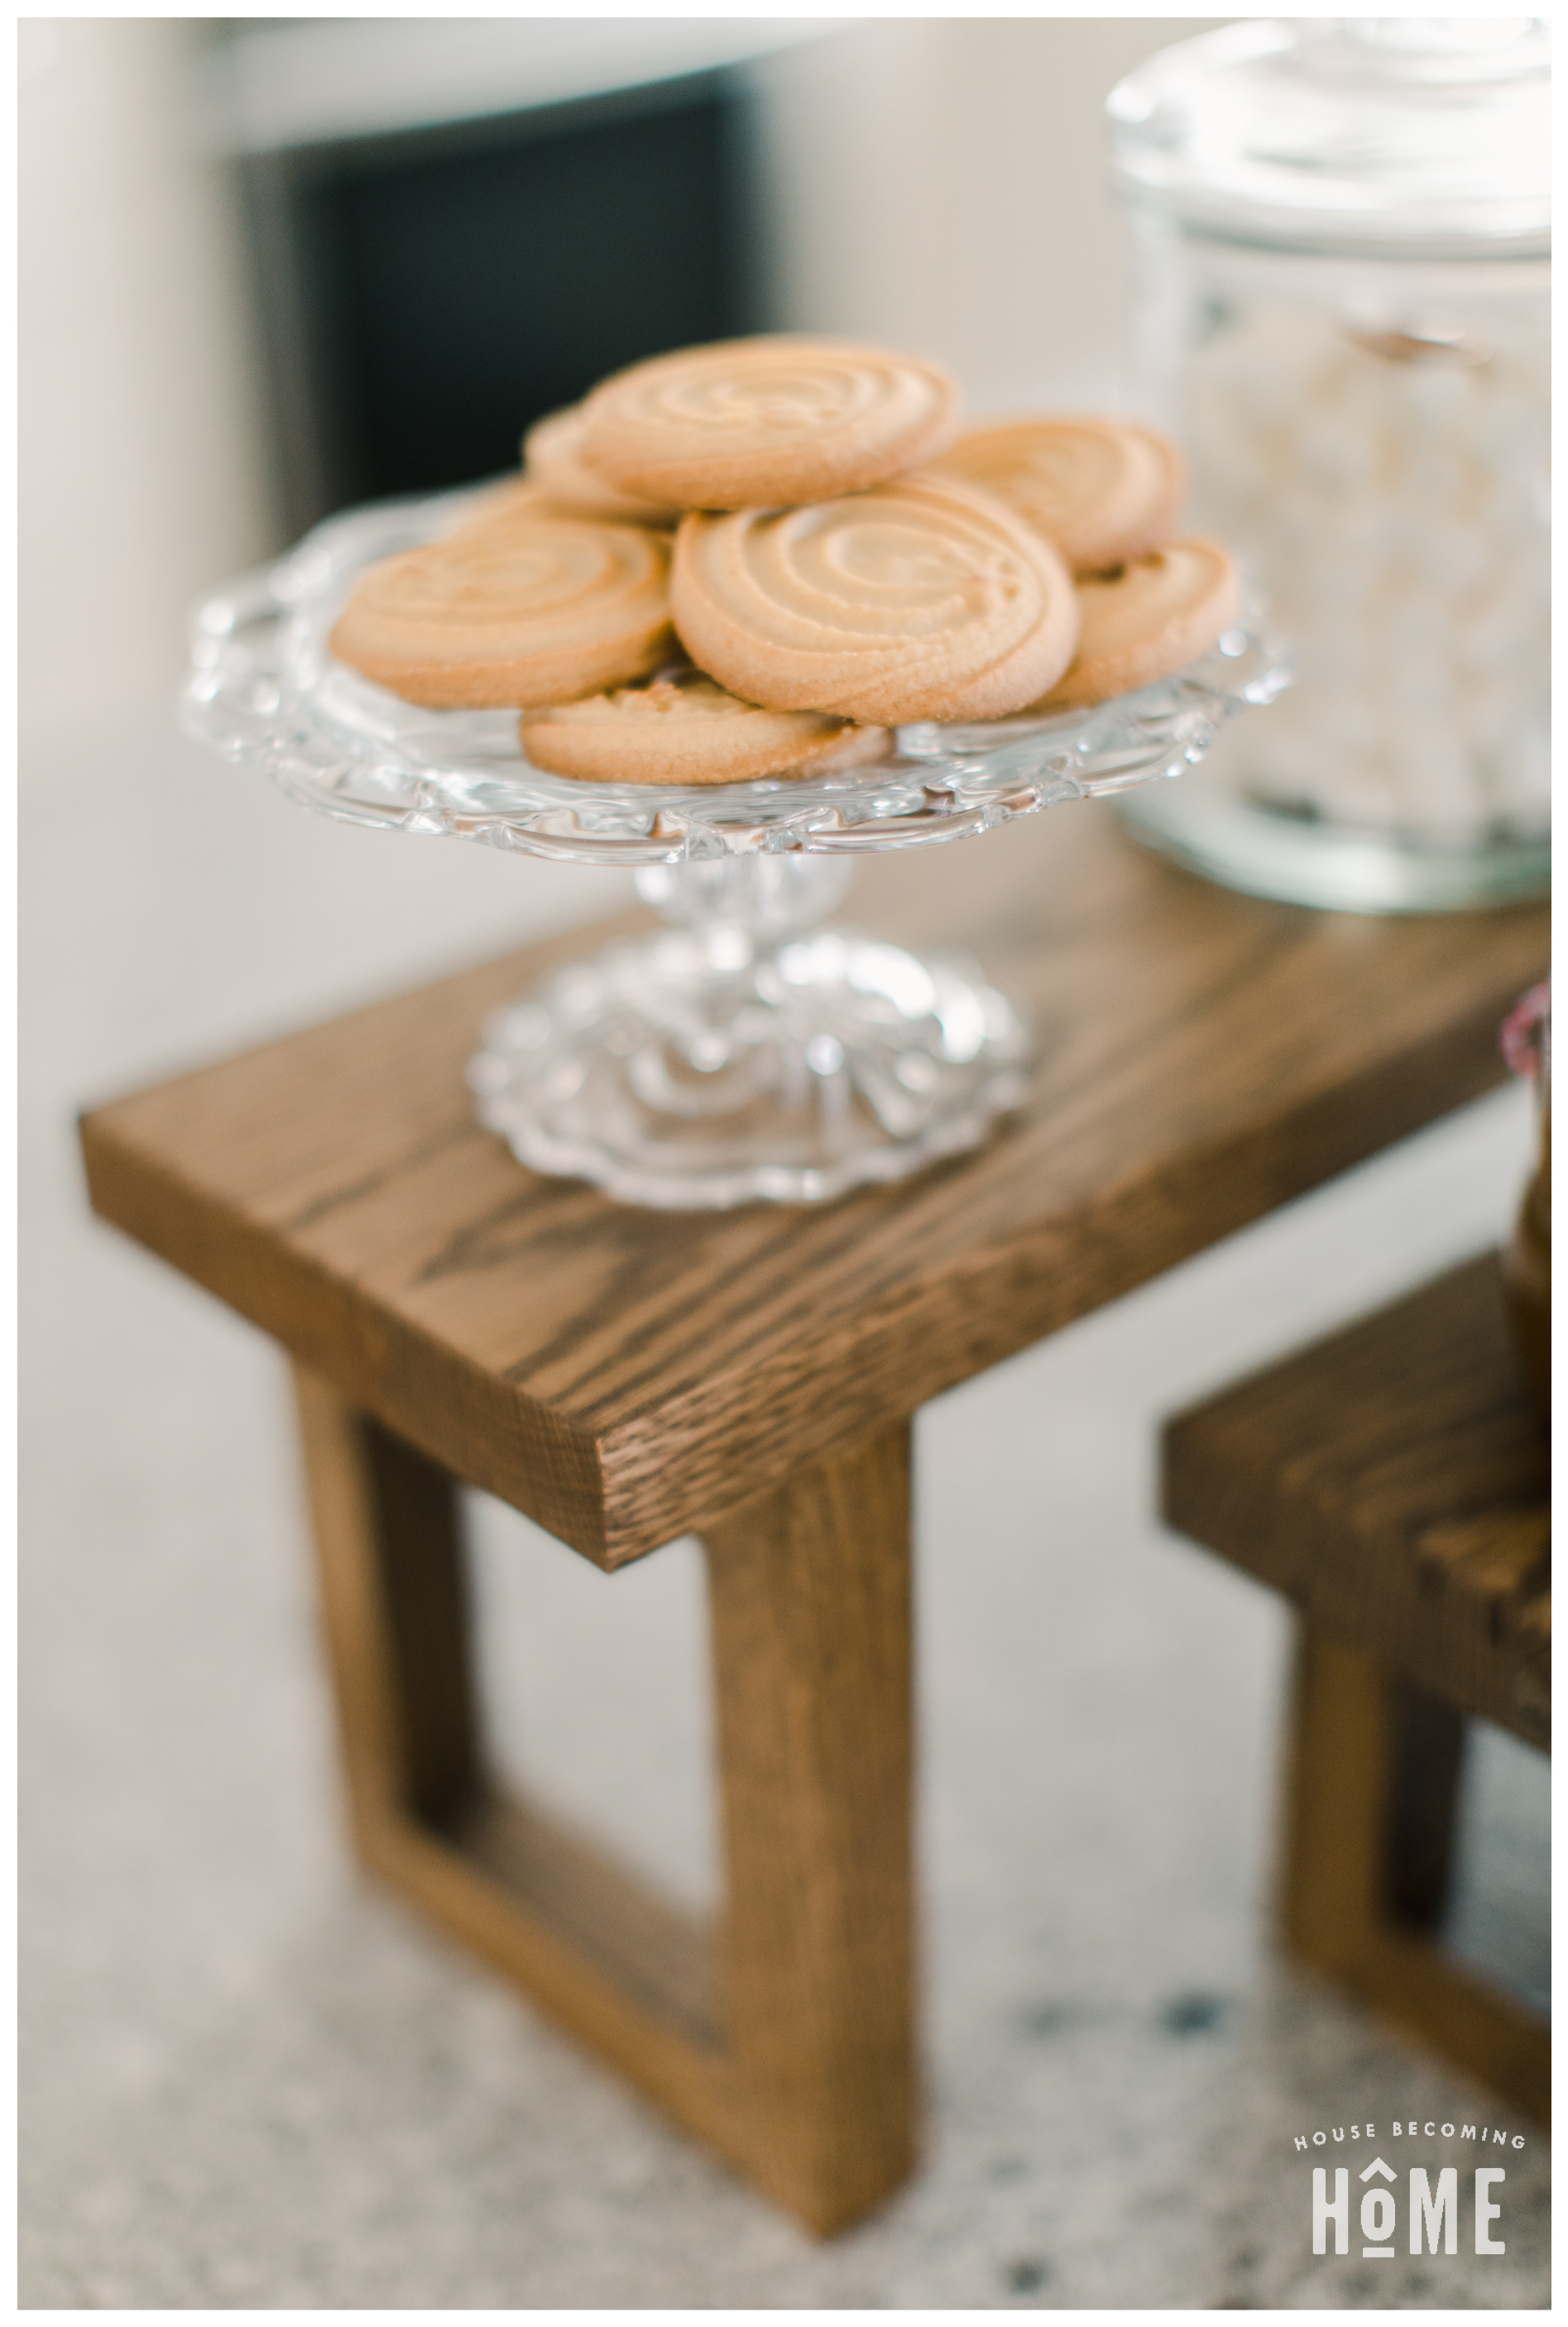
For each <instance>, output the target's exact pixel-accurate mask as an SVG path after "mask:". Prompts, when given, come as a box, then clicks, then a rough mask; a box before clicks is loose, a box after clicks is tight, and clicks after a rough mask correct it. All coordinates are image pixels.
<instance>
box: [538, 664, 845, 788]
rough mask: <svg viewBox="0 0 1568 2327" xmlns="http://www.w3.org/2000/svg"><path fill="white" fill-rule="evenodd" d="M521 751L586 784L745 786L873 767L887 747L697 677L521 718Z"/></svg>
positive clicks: (687, 674) (821, 718) (685, 674)
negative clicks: (747, 699) (766, 707)
mask: <svg viewBox="0 0 1568 2327" xmlns="http://www.w3.org/2000/svg"><path fill="white" fill-rule="evenodd" d="M522 737H523V749H524V751H525V752H527V756H528V758H529V759H530V760H532V761H533V762H534V764H535V766H536V767H540V768H548V769H550V770H552V771H553V772H554V773H555V774H556V775H562V776H580V777H583V778H585V779H586V780H588V781H590V782H593V783H622V784H743V783H751V782H753V781H754V780H756V779H757V778H759V777H761V776H780V775H800V776H805V775H826V774H827V773H828V772H829V771H831V770H833V769H836V768H854V767H860V766H862V765H863V763H864V762H866V761H868V760H874V759H880V758H881V757H882V753H883V752H885V751H886V750H887V748H888V745H889V743H890V742H891V738H890V737H889V735H888V733H887V730H886V729H885V728H882V727H857V726H855V725H854V724H851V723H850V722H848V721H846V720H843V719H835V718H834V717H832V716H831V715H829V714H827V713H826V712H821V711H764V710H762V709H761V707H760V706H758V705H756V704H754V703H742V702H741V701H740V700H739V698H738V697H737V696H733V695H729V694H726V692H725V690H724V689H723V687H718V686H715V685H714V681H713V680H712V679H711V678H705V676H704V674H703V673H702V672H701V671H681V672H677V673H676V674H675V675H674V676H672V677H670V678H658V679H656V680H655V681H654V683H653V685H652V686H651V687H622V688H620V689H618V690H617V691H616V692H615V693H614V694H613V695H594V696H590V697H589V698H588V700H587V701H586V702H583V703H568V704H563V705H556V706H552V707H551V708H549V709H547V710H542V711H527V712H525V713H524V715H523V719H522Z"/></svg>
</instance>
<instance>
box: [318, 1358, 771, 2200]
mask: <svg viewBox="0 0 1568 2327" xmlns="http://www.w3.org/2000/svg"><path fill="white" fill-rule="evenodd" d="M295 1378H296V1391H297V1397H298V1401H299V1409H300V1417H301V1423H302V1428H303V1444H304V1452H305V1467H306V1476H307V1481H308V1486H309V1491H310V1501H311V1514H312V1519H313V1531H314V1537H315V1545H316V1556H317V1570H318V1576H319V1582H320V1593H321V1613H322V1633H323V1637H324V1640H325V1645H326V1650H327V1656H328V1661H329V1665H330V1668H331V1677H332V1684H333V1695H334V1698H335V1702H336V1706H337V1715H338V1728H339V1738H340V1744H341V1754H342V1762H343V1769H344V1773H345V1778H346V1781H347V1790H348V1795H349V1806H350V1824H351V1827H352V1832H353V1838H354V1845H355V1849H356V1853H357V1855H358V1856H359V1861H360V1864H362V1865H363V1866H364V1867H365V1868H366V1869H367V1871H368V1872H369V1873H370V1874H374V1875H376V1876H378V1878H379V1879H380V1880H381V1881H383V1882H385V1883H387V1884H389V1885H390V1886H391V1887H392V1888H393V1889H394V1890H396V1891H397V1892H400V1893H401V1894H402V1895H403V1896H404V1897H406V1898H407V1899H409V1900H410V1901H412V1902H414V1904H415V1905H416V1906H418V1907H419V1908H420V1909H421V1910H422V1911H424V1912H425V1914H426V1915H428V1916H429V1917H430V1918H431V1919H432V1920H434V1921H435V1922H436V1923H438V1924H439V1925H440V1926H441V1927H442V1928H443V1930H446V1931H448V1932H450V1933H451V1934H452V1935H453V1937H455V1938H457V1939H461V1940H462V1942H463V1943H464V1944H465V1945H466V1946H468V1947H471V1948H472V1949H474V1951H475V1952H476V1953H477V1954H479V1955H481V1956H482V1957H483V1958H485V1959H486V1960H487V1961H488V1962H490V1964H492V1965H493V1966H494V1967H496V1969H497V1970H499V1971H500V1972H501V1973H503V1974H504V1975H505V1976H506V1977H508V1978H509V1979H510V1980H512V1981H513V1982H514V1983H515V1984H516V1985H518V1986H520V1987H522V1988H524V1989H526V1991H527V1994H528V1995H530V1996H531V1997H532V1998H533V2000H534V2001H535V2002H536V2003H537V2004H539V2005H542V2006H543V2008H544V2009H545V2010H546V2012H547V2013H548V2014H550V2015H551V2017H552V2018H554V2019H555V2021H556V2022H558V2023H559V2024H560V2025H561V2026H562V2027H564V2028H565V2029H566V2030H567V2031H568V2032H569V2033H571V2034H573V2035H574V2036H576V2037H578V2038H579V2039H580V2040H581V2041H582V2042H584V2043H586V2044H587V2045H589V2046H590V2047H591V2048H592V2049H593V2051H595V2052H597V2053H599V2054H600V2055H601V2056H602V2058H604V2059H606V2060H608V2061H610V2062H611V2064H612V2065H613V2066H614V2067H615V2068H617V2069H619V2070H621V2073H622V2074H623V2075H624V2076H625V2077H627V2078H628V2079H629V2080H630V2081H631V2082H632V2083H634V2084H636V2085H637V2086H638V2087H639V2089H641V2090H643V2091H644V2092H646V2093H648V2094H649V2097H650V2098H653V2099H654V2100H656V2101H658V2103H659V2104H660V2106H661V2107H665V2108H667V2110H668V2111H669V2112H670V2114H671V2115H672V2116H673V2117H676V2119H677V2121H678V2122H679V2123H680V2124H681V2125H683V2126H686V2129H687V2130H688V2131H689V2132H692V2133H695V2135H697V2136H698V2137H699V2138H700V2139H702V2140H704V2141H706V2142H707V2143H709V2144H710V2145H712V2146H713V2147H714V2148H716V2149H718V2150H719V2151H720V2152H721V2153H722V2154H724V2155H725V2156H727V2157H729V2158H731V2159H732V2160H742V2159H743V2158H744V2157H745V2156H746V2155H747V2154H749V2153H748V2150H747V2144H746V2135H747V2132H748V2129H749V2126H750V2119H749V2117H747V2116H746V2114H745V2113H744V2112H743V2111H742V2107H741V2106H740V2100H739V2096H738V2094H737V2091H736V2089H735V2082H734V2079H733V2074H732V2071H731V2068H730V2063H729V2061H728V2060H727V2058H726V2057H725V2056H724V2054H723V2051H722V2049H721V2046H720V2041H719V2029H718V1979H717V1972H716V1967H715V1964H714V1950H713V1943H712V1938H711V1935H710V1934H709V1933H707V1932H706V1931H705V1930H701V1929H700V1928H699V1927H698V1926H697V1925H696V1924H695V1922H694V1921H693V1920H691V1919H690V1918H688V1917H686V1916H685V1915H683V1914H681V1913H680V1912H679V1911H678V1910H677V1909H675V1908H673V1907H672V1906H670V1905H668V1904H667V1902H664V1901H662V1900H660V1899H659V1898H658V1897H657V1896H656V1895H654V1894H653V1893H651V1892H649V1890H648V1889H647V1888H646V1886H644V1885H642V1884H640V1883H637V1882H635V1881H633V1880H632V1878H630V1876H628V1875H627V1874H624V1873H623V1872H622V1871H621V1868H620V1867H618V1866H616V1865H615V1864H613V1862H612V1861H611V1860H609V1859H607V1858H606V1857H605V1856H604V1855H603V1854H602V1853H601V1852H600V1851H598V1850H597V1849H596V1848H595V1847H594V1846H593V1845H592V1844H590V1843H587V1842H585V1841H583V1840H582V1839H581V1838H580V1837H579V1836H575V1835H574V1834H572V1833H570V1832H569V1831H568V1830H567V1829H566V1828H565V1827H562V1826H561V1825H560V1824H559V1823H558V1822H557V1821H555V1820H554V1819H552V1818H547V1817H546V1816H545V1815H544V1814H543V1813H542V1812H540V1811H538V1810H537V1809H535V1808H532V1807H531V1806H528V1805H524V1804H521V1803H517V1802H512V1801H509V1800H508V1799H506V1798H505V1796H504V1795H503V1794H502V1793H501V1791H500V1790H499V1788H498V1787H497V1786H496V1785H495V1784H494V1782H493V1781H492V1780H490V1778H489V1777H488V1776H487V1774H486V1772H485V1771H484V1767H483V1762H482V1756H481V1752H480V1741H479V1737H478V1734H477V1724H476V1722H475V1718H474V1696H473V1689H472V1684H471V1676H470V1674H469V1670H468V1643H467V1639H466V1628H465V1625H464V1624H463V1622H462V1618H461V1611H462V1603H463V1599H464V1592H463V1585H462V1575H461V1558H462V1545H461V1541H460V1538H459V1536H458V1532H457V1528H456V1522H455V1517H454V1514H453V1509H452V1505H453V1500H454V1495H453V1482H452V1481H448V1480H444V1479H442V1478H439V1477H438V1476H433V1475H422V1473H425V1474H428V1472H429V1466H428V1465H427V1464H425V1463H424V1461H423V1458H422V1457H420V1456H419V1455H417V1454H416V1453H414V1452H413V1451H412V1450H410V1449H406V1448H400V1447H398V1446H397V1444H396V1442H395V1441H392V1440H391V1439H389V1438H388V1436H387V1434H386V1433H385V1432H384V1431H383V1430H382V1429H381V1428H380V1426H379V1425H378V1424H376V1423H374V1422H372V1421H369V1420H368V1419H367V1417H365V1416H362V1415H360V1414H359V1413H357V1412H356V1411H355V1410H354V1409H353V1407H351V1406H350V1405H349V1404H348V1403H347V1402H346V1401H345V1400H343V1399H342V1398H341V1397H338V1395H337V1393H336V1392H335V1391H333V1390H332V1389H331V1388H329V1387H328V1386H327V1385H326V1384H325V1383H323V1382H320V1381H318V1380H316V1379H315V1378H313V1377H312V1376H311V1375H309V1374H308V1373H306V1372H304V1371H303V1369H296V1377H295ZM421 1529H423V1530H425V1533H424V1536H423V1542H424V1548H425V1558H424V1559H423V1560H422V1559H421V1557H420V1542H421V1534H420V1531H421ZM432 1612H434V1616H435V1621H433V1622H431V1621H425V1620H426V1619H427V1618H429V1617H430V1615H431V1614H432Z"/></svg>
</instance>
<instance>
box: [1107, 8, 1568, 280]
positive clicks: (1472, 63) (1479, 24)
mask: <svg viewBox="0 0 1568 2327" xmlns="http://www.w3.org/2000/svg"><path fill="white" fill-rule="evenodd" d="M1550 75H1551V51H1550V39H1549V35H1548V32H1547V28H1546V24H1545V20H1544V19H1541V18H1536V17H1484V16H1468V17H1461V18H1449V19H1442V18H1435V17H1411V16H1401V17H1366V16H1361V17H1353V18H1316V19H1309V20H1301V19H1298V20H1296V21H1294V22H1291V21H1281V20H1280V19H1278V18H1276V19H1274V20H1273V21H1271V22H1253V23H1242V24H1233V25H1227V26H1226V27H1224V28H1223V29H1222V30H1220V31H1219V32H1216V33H1204V34H1202V35H1201V37H1200V38H1199V39H1198V40H1195V41H1181V42H1178V43H1177V44H1176V45H1175V46H1174V47H1173V48H1169V49H1162V51H1160V52H1159V54H1158V55H1157V56H1154V57H1152V58H1151V59H1150V60H1149V62H1148V63H1147V64H1146V65H1143V66H1141V67H1140V68H1139V70H1137V71H1136V72H1134V73H1131V74H1129V75H1128V77H1127V79H1125V80H1124V81H1121V82H1119V83H1118V84H1117V86H1116V87H1115V89H1113V90H1112V92H1111V96H1110V100H1109V104H1108V107H1107V111H1108V113H1109V117H1110V124H1111V138H1112V151H1113V154H1114V161H1115V175H1116V178H1117V180H1118V182H1119V183H1120V184H1121V185H1122V187H1123V188H1124V189H1125V191H1126V192H1130V193H1133V194H1135V195H1143V196H1146V197H1153V198H1154V199H1156V200H1157V201H1159V202H1160V203H1161V204H1162V207H1164V208H1166V209H1168V210H1171V211H1173V212H1174V213H1175V214H1176V216H1177V217H1179V218H1180V219H1181V220H1183V221H1184V222H1185V223H1186V224H1188V225H1190V226H1191V227H1193V228H1196V229H1199V230H1201V231H1205V232H1207V233H1209V234H1213V235H1218V236H1223V237H1225V238H1227V239H1232V240H1237V241H1246V242H1261V243H1269V244H1274V245H1281V246H1285V247H1290V248H1302V247H1305V248H1311V249H1316V250H1325V251H1335V252H1339V251H1345V252H1349V251H1357V252H1366V253H1372V252H1376V251H1379V250H1381V251H1384V252H1387V253H1389V254H1391V255H1396V256H1404V255H1410V256H1416V255H1421V256H1428V257H1477V256H1483V255H1484V256H1492V255H1496V256H1499V257H1500V256H1503V255H1505V254H1506V255H1507V256H1510V257H1525V256H1535V255H1544V254H1545V252H1546V251H1547V250H1548V249H1549V248H1550V238H1551V210H1550V146H1549V137H1550V101H1551V79H1550Z"/></svg>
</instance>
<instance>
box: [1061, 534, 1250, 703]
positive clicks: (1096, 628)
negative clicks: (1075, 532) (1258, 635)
mask: <svg viewBox="0 0 1568 2327" xmlns="http://www.w3.org/2000/svg"><path fill="white" fill-rule="evenodd" d="M1240 603H1241V585H1240V583H1239V581H1238V579H1237V571H1236V568H1235V566H1234V565H1232V563H1231V561H1230V557H1229V555H1228V553H1227V551H1226V550H1223V549H1222V548H1221V547H1220V546H1219V544H1218V542H1217V541H1168V542H1167V543H1166V544H1165V545H1164V547H1163V548H1161V549H1155V550H1151V551H1150V553H1149V555H1148V556H1146V557H1139V558H1134V560H1132V561H1131V563H1130V564H1128V565H1125V566H1124V567H1123V569H1122V571H1121V572H1120V573H1119V574H1115V575H1111V574H1106V575H1093V576H1091V577H1090V578H1089V579H1087V580H1085V581H1081V582H1079V583H1078V604H1079V606H1080V608H1081V609H1082V613H1083V628H1082V632H1081V634H1080V637H1079V640H1078V653H1077V654H1076V655H1075V656H1074V658H1073V660H1072V663H1071V666H1070V667H1069V669H1068V671H1067V673H1066V675H1065V676H1064V677H1063V678H1062V679H1061V680H1060V681H1059V684H1058V685H1057V686H1055V687H1052V688H1051V690H1050V694H1049V695H1046V696H1042V697H1041V700H1040V701H1039V702H1038V703H1033V704H1031V706H1029V707H1030V710H1031V712H1038V713H1040V714H1041V715H1045V714H1049V713H1050V712H1053V711H1078V710H1082V709H1083V708H1084V707H1085V706H1087V705H1089V704H1092V703H1104V702H1106V700H1107V699H1108V698H1109V697H1110V696H1113V695H1130V694H1131V693H1132V691H1133V689H1134V687H1148V686H1150V685H1151V684H1152V683H1153V680H1155V679H1157V678H1169V677H1170V676H1171V672H1172V671H1177V670H1181V669H1184V668H1185V667H1186V666H1187V664H1188V663H1190V662H1196V660H1197V659H1198V658H1199V655H1203V654H1207V653H1208V651H1209V648H1210V647H1211V646H1213V645H1214V644H1215V642H1216V640H1218V639H1219V638H1220V637H1221V636H1222V635H1223V634H1224V632H1225V631H1227V630H1228V629H1229V628H1230V626H1231V624H1232V623H1233V622H1234V621H1235V620H1236V618H1237V612H1238V611H1239V608H1240Z"/></svg>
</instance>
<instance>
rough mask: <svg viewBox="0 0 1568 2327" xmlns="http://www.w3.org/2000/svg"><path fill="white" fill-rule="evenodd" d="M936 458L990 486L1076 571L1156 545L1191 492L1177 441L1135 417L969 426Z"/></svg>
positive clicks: (943, 466)
mask: <svg viewBox="0 0 1568 2327" xmlns="http://www.w3.org/2000/svg"><path fill="white" fill-rule="evenodd" d="M934 466H936V467H937V468H938V469H939V470H940V471H941V472H942V473H943V475H944V476H949V477H962V478H964V479H966V481H967V482H968V483H970V484H972V485H981V486H984V488H985V491H987V492H992V493H995V494H996V495H997V497H998V499H999V500H1004V501H1005V502H1006V503H1007V505H1008V507H1009V508H1010V509H1013V510H1015V511H1016V512H1017V514H1018V515H1019V516H1020V517H1022V518H1023V519H1025V520H1026V521H1027V522H1028V523H1029V524H1030V525H1031V526H1032V527H1033V528H1034V529H1035V531H1036V532H1037V533H1039V534H1041V536H1042V537H1043V538H1044V539H1045V540H1047V541H1049V542H1050V543H1051V544H1052V545H1053V546H1054V547H1056V548H1058V549H1059V550H1060V552H1061V554H1062V556H1064V557H1065V558H1066V559H1067V562H1068V564H1069V565H1070V566H1071V567H1072V569H1073V571H1074V572H1075V574H1092V573H1101V572H1103V571H1105V569H1106V567H1108V566H1113V565H1125V562H1126V560H1127V559H1128V558H1129V557H1141V556H1143V553H1144V551H1145V550H1149V549H1154V548H1157V547H1159V545H1160V543H1161V542H1162V541H1164V540H1165V539H1166V538H1167V537H1169V535H1170V534H1171V531H1172V529H1173V528H1174V527H1175V524H1176V520H1177V518H1178V517H1179V515H1180V514H1181V503H1182V500H1184V498H1185V496H1186V491H1187V471H1186V467H1185V464H1184V463H1183V462H1182V459H1181V453H1179V452H1178V451H1177V450H1176V447H1175V445H1174V444H1169V443H1167V441H1166V439H1165V438H1164V437H1163V436H1160V435H1156V434H1155V432H1154V431H1153V429H1152V428H1141V427H1139V426H1138V425H1137V424H1136V423H1135V422H1134V421H1131V420H1097V419H1082V420H1077V419H1075V420H1010V421H998V422H996V423H994V425H991V426H989V427H985V428H970V429H966V431H965V433H964V435H962V436H960V437H959V439H958V441H957V444H955V445H954V446H953V447H952V449H951V450H950V451H949V452H947V453H944V454H943V455H942V457H941V459H940V460H939V461H938V462H937V463H934Z"/></svg>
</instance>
